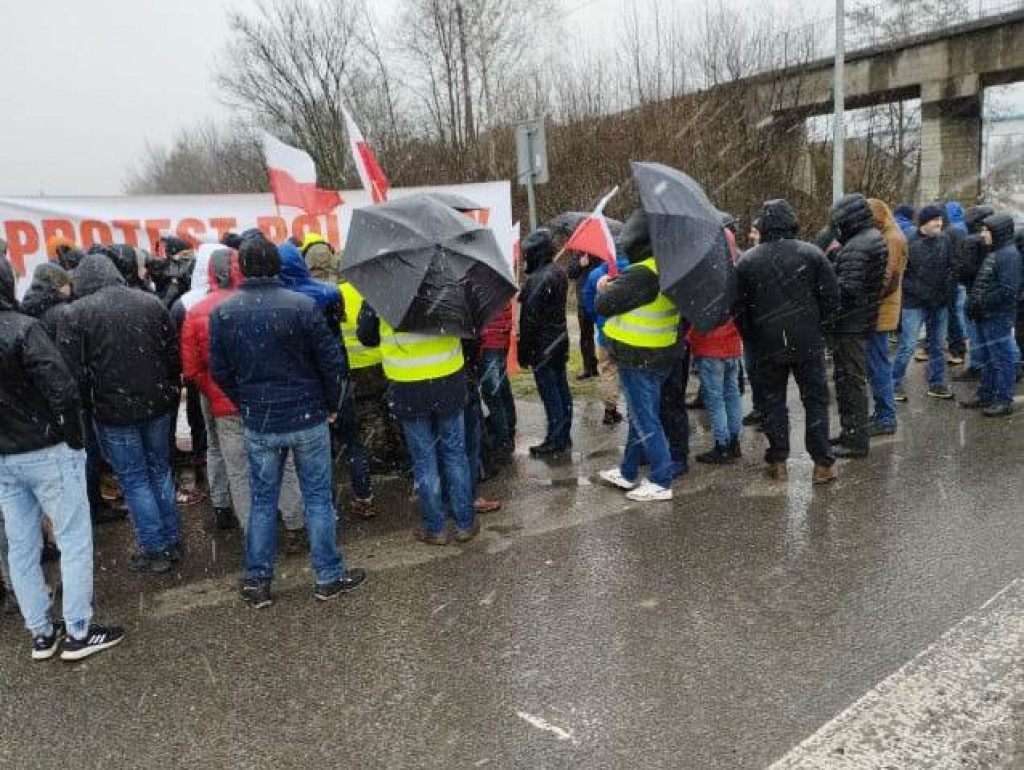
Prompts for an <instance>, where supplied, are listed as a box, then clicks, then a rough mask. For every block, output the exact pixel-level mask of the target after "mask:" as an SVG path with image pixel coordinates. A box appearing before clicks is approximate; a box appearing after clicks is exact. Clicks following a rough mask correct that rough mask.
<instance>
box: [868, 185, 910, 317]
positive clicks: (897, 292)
mask: <svg viewBox="0 0 1024 770" xmlns="http://www.w3.org/2000/svg"><path fill="white" fill-rule="evenodd" d="M868 205H869V206H870V207H871V214H872V216H873V217H874V220H875V227H876V228H877V229H878V231H879V232H881V233H882V237H883V238H884V239H885V250H886V253H887V255H888V258H887V260H886V264H885V280H884V281H883V282H882V301H881V303H879V305H878V324H877V325H876V326H875V330H876V331H880V332H893V331H896V329H897V328H898V327H899V325H900V304H901V300H902V296H903V274H904V273H905V272H906V269H907V254H908V251H909V248H908V246H907V239H906V237H905V236H904V235H903V231H902V230H900V228H899V225H897V224H896V220H895V219H894V218H893V215H892V211H890V210H889V206H888V205H887V204H886V203H885V201H882V200H879V199H878V198H868Z"/></svg>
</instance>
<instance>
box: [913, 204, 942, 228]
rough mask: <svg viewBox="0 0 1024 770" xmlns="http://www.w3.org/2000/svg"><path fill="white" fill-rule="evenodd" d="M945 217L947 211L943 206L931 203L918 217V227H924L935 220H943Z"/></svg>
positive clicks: (922, 209)
mask: <svg viewBox="0 0 1024 770" xmlns="http://www.w3.org/2000/svg"><path fill="white" fill-rule="evenodd" d="M945 216H946V211H945V209H944V208H943V207H942V206H939V205H938V204H936V203H929V204H928V205H927V206H924V207H922V208H921V212H920V213H919V214H918V215H917V226H918V227H924V226H925V225H926V224H928V223H929V222H931V221H932V220H933V219H943V218H944V217H945Z"/></svg>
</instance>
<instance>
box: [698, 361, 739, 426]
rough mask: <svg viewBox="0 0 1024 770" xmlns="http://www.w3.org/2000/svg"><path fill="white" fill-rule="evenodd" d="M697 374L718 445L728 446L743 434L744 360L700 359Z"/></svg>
mask: <svg viewBox="0 0 1024 770" xmlns="http://www.w3.org/2000/svg"><path fill="white" fill-rule="evenodd" d="M697 373H698V375H699V376H700V385H701V388H702V389H703V391H704V408H705V409H706V410H707V413H708V421H709V422H710V423H711V433H712V434H713V435H714V437H715V444H717V445H718V446H728V445H729V444H731V443H732V442H733V440H734V439H738V438H739V437H740V434H741V433H742V432H743V404H742V402H741V401H740V359H739V358H703V357H702V358H698V359H697Z"/></svg>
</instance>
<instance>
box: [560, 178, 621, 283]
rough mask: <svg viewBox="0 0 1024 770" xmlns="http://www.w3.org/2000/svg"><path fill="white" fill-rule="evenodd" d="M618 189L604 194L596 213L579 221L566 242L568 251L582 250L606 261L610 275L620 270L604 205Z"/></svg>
mask: <svg viewBox="0 0 1024 770" xmlns="http://www.w3.org/2000/svg"><path fill="white" fill-rule="evenodd" d="M618 191H619V188H618V187H616V188H615V189H614V190H612V191H611V192H610V193H608V194H607V195H606V196H604V197H603V198H602V199H601V202H600V203H598V204H597V208H596V209H594V213H593V214H591V215H590V216H589V217H587V218H586V219H584V220H583V221H582V222H580V223H579V225H578V226H577V227H576V229H575V230H574V231H573V233H572V235H571V236H569V240H568V241H566V244H565V250H566V251H580V252H583V253H584V254H589V255H590V256H592V257H597V258H598V259H600V260H603V261H604V262H606V263H607V264H608V275H610V276H613V277H614V276H615V275H616V274H617V273H618V272H619V271H618V267H617V266H616V264H615V239H614V238H612V231H611V230H609V229H608V220H606V219H605V218H604V207H605V206H607V205H608V201H610V200H611V199H612V198H613V197H614V196H615V193H617V192H618Z"/></svg>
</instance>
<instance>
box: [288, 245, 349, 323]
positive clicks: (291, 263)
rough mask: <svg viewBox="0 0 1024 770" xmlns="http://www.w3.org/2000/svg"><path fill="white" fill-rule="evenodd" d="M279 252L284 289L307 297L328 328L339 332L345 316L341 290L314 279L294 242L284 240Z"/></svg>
mask: <svg viewBox="0 0 1024 770" xmlns="http://www.w3.org/2000/svg"><path fill="white" fill-rule="evenodd" d="M277 250H278V252H280V254H281V283H282V284H283V285H284V287H285V288H286V289H291V290H292V291H296V292H298V293H299V294H303V295H305V296H307V297H309V298H310V299H311V300H313V301H314V302H315V303H316V306H317V307H318V308H320V311H321V312H322V313H323V314H324V319H325V320H326V321H327V326H328V328H329V329H331V330H332V331H334V333H335V335H336V336H337V334H340V333H341V320H342V319H343V318H344V317H345V303H344V300H343V299H342V298H341V292H340V291H339V290H338V287H337V286H336V285H335V284H333V283H323V282H322V281H314V280H313V278H312V277H311V276H310V274H309V267H308V266H307V265H306V260H305V259H303V257H302V252H301V251H299V248H298V247H297V246H295V245H294V244H292V243H290V242H288V241H285V242H284V243H282V244H281V245H280V246H278V247H277Z"/></svg>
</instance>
